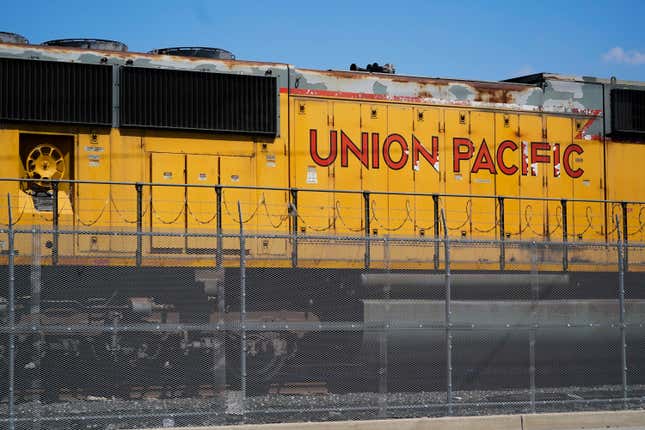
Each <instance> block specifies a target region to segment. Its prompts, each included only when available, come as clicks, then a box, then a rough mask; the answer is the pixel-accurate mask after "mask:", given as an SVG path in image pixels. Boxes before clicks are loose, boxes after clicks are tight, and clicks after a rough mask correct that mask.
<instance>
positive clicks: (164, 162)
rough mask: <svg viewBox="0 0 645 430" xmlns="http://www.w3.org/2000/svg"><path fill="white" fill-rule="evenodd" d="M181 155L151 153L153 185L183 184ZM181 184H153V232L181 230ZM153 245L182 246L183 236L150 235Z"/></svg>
mask: <svg viewBox="0 0 645 430" xmlns="http://www.w3.org/2000/svg"><path fill="white" fill-rule="evenodd" d="M184 163H185V157H184V155H183V154H164V153H152V154H150V171H151V181H152V182H153V183H155V184H164V185H166V184H168V185H171V184H185V183H186V181H185V176H184ZM185 192H186V190H185V188H184V187H165V186H156V187H152V198H151V206H150V216H151V222H152V232H161V233H183V232H184V231H185V222H186V216H185V211H186V205H185V195H186V194H185ZM151 246H152V248H157V249H160V250H163V249H167V248H183V247H184V238H183V237H171V236H152V241H151Z"/></svg>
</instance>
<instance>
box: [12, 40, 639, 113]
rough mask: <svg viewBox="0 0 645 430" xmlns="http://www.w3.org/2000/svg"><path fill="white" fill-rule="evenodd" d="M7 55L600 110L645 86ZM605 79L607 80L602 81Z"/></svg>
mask: <svg viewBox="0 0 645 430" xmlns="http://www.w3.org/2000/svg"><path fill="white" fill-rule="evenodd" d="M0 57H4V58H21V59H33V60H45V61H62V62H79V63H84V64H107V65H121V66H132V67H150V68H164V69H176V70H191V71H200V72H214V73H235V74H251V75H262V76H264V75H271V76H274V77H276V78H277V80H278V87H279V88H282V89H288V91H289V93H291V94H295V95H301V96H314V97H315V96H323V97H324V96H327V97H339V98H353V99H361V100H368V101H394V102H408V103H421V104H437V105H450V106H473V107H484V108H494V109H510V110H520V111H538V112H541V111H545V112H559V113H573V114H581V115H593V116H601V115H602V114H603V112H604V111H606V110H608V106H603V105H604V102H603V92H604V91H608V89H607V88H605V87H606V86H608V85H614V86H618V87H630V88H631V87H638V88H639V89H644V88H645V83H642V82H628V81H616V80H614V79H599V78H593V77H575V76H565V75H558V74H553V73H538V74H533V75H528V76H523V77H517V78H512V79H507V80H505V81H500V82H490V81H476V80H463V79H446V78H433V77H418V76H403V75H394V74H386V73H373V72H357V71H338V70H313V69H306V68H298V67H295V66H293V65H290V64H287V63H277V62H265V61H246V60H237V59H235V60H221V59H210V58H198V57H186V56H175V55H163V54H150V53H139V52H122V51H104V50H96V49H85V48H72V47H57V46H43V45H21V44H10V43H0ZM599 84H605V85H599Z"/></svg>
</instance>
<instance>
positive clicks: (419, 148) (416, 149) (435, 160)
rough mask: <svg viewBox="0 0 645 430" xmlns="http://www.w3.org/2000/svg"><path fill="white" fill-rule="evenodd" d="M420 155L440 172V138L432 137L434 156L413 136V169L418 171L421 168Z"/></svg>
mask: <svg viewBox="0 0 645 430" xmlns="http://www.w3.org/2000/svg"><path fill="white" fill-rule="evenodd" d="M419 153H421V155H423V158H425V159H426V160H428V163H430V165H431V166H432V167H433V168H434V169H435V170H436V171H437V172H438V171H439V138H438V137H437V136H432V154H430V153H429V152H428V150H427V149H425V147H424V146H423V145H422V144H421V142H419V139H417V138H416V136H415V135H414V134H413V135H412V168H414V169H416V168H418V166H419Z"/></svg>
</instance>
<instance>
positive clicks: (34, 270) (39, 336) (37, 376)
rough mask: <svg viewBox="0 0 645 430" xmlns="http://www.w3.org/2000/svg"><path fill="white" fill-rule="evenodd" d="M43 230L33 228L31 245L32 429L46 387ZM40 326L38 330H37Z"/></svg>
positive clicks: (36, 421) (38, 421) (36, 422)
mask: <svg viewBox="0 0 645 430" xmlns="http://www.w3.org/2000/svg"><path fill="white" fill-rule="evenodd" d="M41 240H42V238H41V230H40V226H39V225H35V226H34V228H33V230H32V238H31V246H32V262H31V273H30V284H31V303H30V305H31V306H30V307H31V308H30V312H29V313H30V315H29V316H30V322H31V326H32V329H33V332H32V336H33V343H32V345H33V350H32V358H31V362H32V363H33V364H34V366H33V371H34V374H33V377H32V381H31V388H32V389H33V390H34V397H33V399H34V403H35V406H34V408H33V418H32V419H33V423H34V425H33V426H32V430H37V429H39V428H40V419H41V417H40V401H41V398H40V391H41V390H42V389H43V388H44V387H43V386H42V381H41V378H42V371H41V369H42V362H41V357H42V353H43V347H44V344H45V342H44V335H43V333H42V331H40V323H41V320H40V297H41V293H42V291H41V290H42V259H41V257H42V256H41V252H40V246H41ZM36 328H38V331H36Z"/></svg>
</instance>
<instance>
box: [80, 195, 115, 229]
mask: <svg viewBox="0 0 645 430" xmlns="http://www.w3.org/2000/svg"><path fill="white" fill-rule="evenodd" d="M108 204H109V198H108V199H106V200H105V203H104V204H103V208H101V212H100V213H99V215H98V216H97V217H96V218H95V219H94V220H92V221H89V222H85V221H83V220H82V219H81V215H80V214H79V213H76V221H77V222H78V223H79V224H81V225H83V226H85V227H92V226H93V225H94V224H96V223H97V222H98V221H99V220H100V219H101V217H102V216H103V213H104V212H105V209H106V208H107V206H108ZM77 212H80V211H77Z"/></svg>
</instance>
